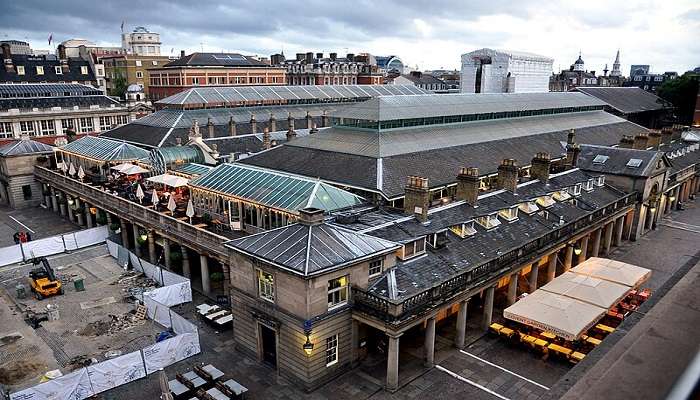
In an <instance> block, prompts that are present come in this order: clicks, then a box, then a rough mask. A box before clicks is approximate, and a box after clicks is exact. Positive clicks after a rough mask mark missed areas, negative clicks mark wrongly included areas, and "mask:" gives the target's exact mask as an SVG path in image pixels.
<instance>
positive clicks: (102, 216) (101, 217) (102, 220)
mask: <svg viewBox="0 0 700 400" xmlns="http://www.w3.org/2000/svg"><path fill="white" fill-rule="evenodd" d="M95 221H97V223H98V224H99V225H104V224H106V223H107V214H106V213H105V212H104V211H102V210H99V211H98V212H97V216H96V217H95Z"/></svg>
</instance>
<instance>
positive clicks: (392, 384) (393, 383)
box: [386, 334, 399, 392]
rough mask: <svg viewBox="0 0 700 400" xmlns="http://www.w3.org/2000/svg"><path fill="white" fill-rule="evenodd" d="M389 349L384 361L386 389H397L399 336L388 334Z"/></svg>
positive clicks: (391, 390) (393, 390) (392, 390)
mask: <svg viewBox="0 0 700 400" xmlns="http://www.w3.org/2000/svg"><path fill="white" fill-rule="evenodd" d="M387 336H388V337H389V351H388V354H387V363H386V390H388V391H390V392H395V391H397V390H398V389H399V336H394V335H389V334H387Z"/></svg>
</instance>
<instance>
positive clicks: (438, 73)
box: [423, 69, 460, 92]
mask: <svg viewBox="0 0 700 400" xmlns="http://www.w3.org/2000/svg"><path fill="white" fill-rule="evenodd" d="M423 73H424V74H428V75H432V76H434V77H436V78H438V79H440V80H441V81H443V82H445V85H447V90H448V91H456V92H458V91H459V87H460V84H459V79H460V73H459V71H458V70H456V69H455V70H447V69H434V70H432V71H424V72H423Z"/></svg>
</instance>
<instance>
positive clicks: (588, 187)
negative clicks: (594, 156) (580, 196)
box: [583, 178, 593, 192]
mask: <svg viewBox="0 0 700 400" xmlns="http://www.w3.org/2000/svg"><path fill="white" fill-rule="evenodd" d="M583 189H584V190H585V191H587V192H590V191H591V190H593V178H591V179H589V180H587V181H586V182H583Z"/></svg>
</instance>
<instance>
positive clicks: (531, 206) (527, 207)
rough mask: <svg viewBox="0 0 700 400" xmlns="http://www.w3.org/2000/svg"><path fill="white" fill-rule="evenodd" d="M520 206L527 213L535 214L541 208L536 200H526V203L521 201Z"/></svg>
mask: <svg viewBox="0 0 700 400" xmlns="http://www.w3.org/2000/svg"><path fill="white" fill-rule="evenodd" d="M518 208H519V209H520V211H522V212H524V213H525V214H527V215H530V214H534V213H536V212H537V211H539V210H540V209H539V207H537V204H535V202H534V201H526V202H525V203H520V204H518Z"/></svg>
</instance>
